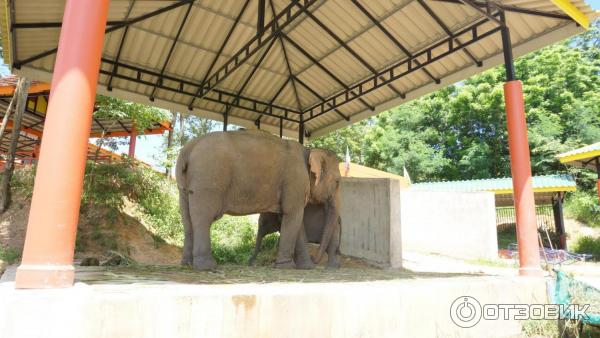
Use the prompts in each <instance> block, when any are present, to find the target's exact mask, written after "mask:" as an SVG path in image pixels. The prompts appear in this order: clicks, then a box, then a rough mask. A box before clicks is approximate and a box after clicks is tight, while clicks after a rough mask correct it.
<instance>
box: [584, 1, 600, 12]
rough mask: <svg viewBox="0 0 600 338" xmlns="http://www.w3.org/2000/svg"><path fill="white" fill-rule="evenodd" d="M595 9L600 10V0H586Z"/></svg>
mask: <svg viewBox="0 0 600 338" xmlns="http://www.w3.org/2000/svg"><path fill="white" fill-rule="evenodd" d="M586 2H587V3H588V4H589V5H590V6H592V8H593V9H596V10H600V0H587V1H586Z"/></svg>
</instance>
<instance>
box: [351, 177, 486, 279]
mask: <svg viewBox="0 0 600 338" xmlns="http://www.w3.org/2000/svg"><path fill="white" fill-rule="evenodd" d="M340 189H341V195H342V197H341V198H342V201H341V202H342V207H341V216H342V241H341V247H340V249H341V252H342V254H344V255H348V256H353V257H358V258H363V259H365V260H367V261H370V262H372V263H376V264H379V265H384V266H391V267H394V268H400V267H402V251H403V250H408V251H416V252H422V253H435V254H441V255H445V256H450V257H457V258H465V259H493V258H496V257H497V252H498V245H497V240H496V221H495V217H496V216H495V205H494V195H493V194H492V193H488V192H482V193H461V192H427V191H411V190H410V189H402V191H401V190H400V182H399V181H397V180H394V179H388V178H372V179H370V178H343V179H342V182H341V186H340Z"/></svg>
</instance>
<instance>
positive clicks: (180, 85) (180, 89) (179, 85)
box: [101, 58, 300, 114]
mask: <svg viewBox="0 0 600 338" xmlns="http://www.w3.org/2000/svg"><path fill="white" fill-rule="evenodd" d="M101 61H102V63H105V64H108V65H114V64H115V62H114V61H113V60H110V59H107V58H102V59H101ZM119 68H125V69H129V70H132V71H133V72H135V73H136V74H135V75H134V76H124V75H123V74H118V73H117V74H115V77H118V78H123V79H126V80H129V81H132V82H135V83H138V84H145V85H148V83H150V86H153V85H154V82H153V81H152V80H154V79H155V78H157V77H158V76H159V75H160V74H159V73H157V72H154V71H152V70H147V69H143V68H140V67H137V66H134V65H129V64H126V63H123V62H119ZM101 72H102V74H106V73H108V71H106V70H102V69H101ZM116 75H118V76H116ZM164 79H165V80H166V81H168V82H173V83H176V85H175V86H168V85H167V84H166V83H165V81H163V83H162V84H160V85H159V89H165V90H169V91H172V92H175V93H180V94H183V95H188V96H193V95H194V93H195V89H197V87H198V85H197V84H196V83H194V82H191V81H187V80H182V79H179V78H176V77H173V76H170V75H165V76H164ZM186 88H189V89H193V90H192V91H189V90H186ZM214 92H215V94H217V95H221V96H222V97H224V98H227V99H229V98H236V97H238V96H237V95H236V94H234V93H230V92H227V91H225V90H222V89H215V90H214ZM239 99H240V100H242V101H249V102H252V103H253V104H254V103H256V104H257V105H259V106H265V105H269V104H268V103H265V102H263V101H261V100H256V99H252V98H248V97H242V96H239ZM272 106H273V108H274V109H279V110H284V111H287V112H288V113H293V114H300V112H298V111H296V110H295V109H291V108H288V107H283V106H279V105H272Z"/></svg>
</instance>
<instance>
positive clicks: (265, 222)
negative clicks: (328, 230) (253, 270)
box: [248, 203, 342, 269]
mask: <svg viewBox="0 0 600 338" xmlns="http://www.w3.org/2000/svg"><path fill="white" fill-rule="evenodd" d="M325 220H326V210H325V207H324V206H323V205H319V204H311V203H309V204H307V205H306V208H304V230H305V232H306V239H307V240H308V242H309V243H316V244H319V243H320V241H321V236H323V230H324V229H325ZM341 225H342V221H341V218H339V217H338V224H337V228H336V231H335V232H334V234H333V237H332V238H331V240H330V241H329V245H328V246H327V248H326V250H327V268H332V269H337V268H339V267H340V259H339V255H340V235H341ZM280 229H281V215H280V214H274V213H270V212H266V213H262V214H260V217H259V218H258V232H257V234H256V246H255V248H254V253H253V254H252V257H250V260H249V261H248V265H254V261H255V260H256V255H258V252H259V251H260V247H261V245H262V240H263V238H264V237H265V236H266V235H268V234H272V233H274V232H279V230H280Z"/></svg>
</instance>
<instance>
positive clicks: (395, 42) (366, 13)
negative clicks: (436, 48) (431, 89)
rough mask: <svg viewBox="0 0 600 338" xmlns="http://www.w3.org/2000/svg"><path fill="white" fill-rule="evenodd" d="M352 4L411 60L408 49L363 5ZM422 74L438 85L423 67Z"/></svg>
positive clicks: (355, 2) (355, 1)
mask: <svg viewBox="0 0 600 338" xmlns="http://www.w3.org/2000/svg"><path fill="white" fill-rule="evenodd" d="M352 3H353V4H354V6H356V7H357V8H358V9H359V10H360V11H361V12H362V13H363V14H364V15H365V16H366V17H367V18H369V20H371V22H373V23H374V24H375V26H376V27H377V28H379V30H380V31H381V32H382V33H383V34H384V35H385V36H387V38H388V39H390V41H392V42H393V43H394V45H395V46H396V47H397V48H398V49H400V50H401V51H402V52H403V53H404V54H405V55H406V56H407V57H409V58H411V57H412V56H413V55H412V53H411V52H410V51H409V50H408V48H406V47H405V46H404V45H403V44H402V43H401V42H400V41H399V40H398V39H397V38H396V37H395V36H394V35H393V34H392V33H390V31H389V30H387V29H386V28H385V27H383V24H382V23H381V22H380V21H379V20H377V19H376V18H375V17H374V16H373V15H372V14H371V13H370V12H369V11H368V10H367V9H366V8H365V7H364V6H363V5H361V4H360V3H359V2H358V0H352ZM415 63H416V64H417V65H418V64H419V61H417V60H415ZM422 70H423V72H424V73H425V74H427V76H429V78H431V79H432V80H433V81H434V82H435V83H437V84H439V83H440V79H438V78H436V77H435V76H433V75H432V74H431V72H430V71H428V70H427V69H426V68H425V67H423V68H422Z"/></svg>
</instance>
